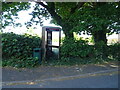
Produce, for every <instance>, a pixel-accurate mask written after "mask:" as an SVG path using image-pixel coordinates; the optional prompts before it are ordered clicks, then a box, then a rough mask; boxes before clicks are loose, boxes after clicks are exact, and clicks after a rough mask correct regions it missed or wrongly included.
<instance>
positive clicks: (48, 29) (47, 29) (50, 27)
mask: <svg viewBox="0 0 120 90" xmlns="http://www.w3.org/2000/svg"><path fill="white" fill-rule="evenodd" d="M43 28H46V31H61V28H60V27H53V26H43Z"/></svg>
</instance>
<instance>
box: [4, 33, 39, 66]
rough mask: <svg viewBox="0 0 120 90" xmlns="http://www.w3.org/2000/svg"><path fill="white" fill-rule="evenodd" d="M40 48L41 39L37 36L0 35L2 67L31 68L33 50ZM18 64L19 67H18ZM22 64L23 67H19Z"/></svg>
mask: <svg viewBox="0 0 120 90" xmlns="http://www.w3.org/2000/svg"><path fill="white" fill-rule="evenodd" d="M40 46H41V39H40V38H39V37H37V36H31V35H27V34H26V35H18V34H14V33H2V58H3V66H5V65H12V66H15V65H17V66H19V67H26V66H31V65H32V63H33V65H34V64H35V65H36V63H38V62H34V61H35V60H33V59H34V58H32V54H33V48H38V47H40ZM18 64H19V65H18ZM20 64H23V66H20Z"/></svg>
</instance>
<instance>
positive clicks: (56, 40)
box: [42, 26, 61, 60]
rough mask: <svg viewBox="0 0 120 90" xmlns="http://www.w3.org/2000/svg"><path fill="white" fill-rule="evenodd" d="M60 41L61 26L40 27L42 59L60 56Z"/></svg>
mask: <svg viewBox="0 0 120 90" xmlns="http://www.w3.org/2000/svg"><path fill="white" fill-rule="evenodd" d="M60 42H61V28H60V27H50V26H43V27H42V59H45V60H46V59H49V58H50V57H57V58H58V59H59V58H60Z"/></svg>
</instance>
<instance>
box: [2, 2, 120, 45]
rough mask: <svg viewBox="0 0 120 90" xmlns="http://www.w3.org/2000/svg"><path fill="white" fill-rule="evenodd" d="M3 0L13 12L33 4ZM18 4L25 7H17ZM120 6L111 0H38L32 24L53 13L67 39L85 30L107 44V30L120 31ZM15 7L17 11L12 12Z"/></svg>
mask: <svg viewBox="0 0 120 90" xmlns="http://www.w3.org/2000/svg"><path fill="white" fill-rule="evenodd" d="M3 4H6V5H7V6H5V9H4V7H3V11H5V10H6V11H7V10H8V11H7V12H10V11H11V12H10V14H8V15H9V16H11V14H12V15H14V14H16V12H18V11H20V10H22V9H24V10H25V9H28V7H29V6H30V4H29V3H27V4H25V3H3ZM3 6H4V5H3ZM11 6H12V9H11ZM6 7H7V9H6ZM17 7H22V8H20V9H19V8H18V9H16V8H17ZM119 8H120V3H110V2H109V3H99V2H36V4H35V6H34V11H33V12H32V13H31V15H32V16H33V18H32V19H31V22H29V24H32V22H36V24H38V23H40V24H42V22H43V21H42V17H45V18H46V19H48V18H49V17H52V19H53V20H52V22H53V23H55V24H58V25H60V26H61V27H62V29H63V31H64V33H65V35H66V38H67V39H69V38H73V32H78V33H80V32H81V31H85V32H87V34H92V35H93V37H94V41H95V43H97V42H99V41H103V42H104V43H105V44H106V43H107V39H106V33H109V34H112V33H113V32H117V31H118V28H119V27H120V24H119V21H120V17H119V12H120V9H119ZM12 11H15V12H14V13H12ZM4 17H5V15H4ZM36 18H37V19H36ZM7 19H8V18H7ZM8 23H9V22H8Z"/></svg>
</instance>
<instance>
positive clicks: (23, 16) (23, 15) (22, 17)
mask: <svg viewBox="0 0 120 90" xmlns="http://www.w3.org/2000/svg"><path fill="white" fill-rule="evenodd" d="M32 6H34V3H32ZM32 10H33V8H31V9H29V10H27V11H20V12H18V16H19V19H17V20H16V22H17V23H21V24H22V25H23V26H22V27H16V28H14V27H12V26H8V27H7V28H6V29H5V30H3V32H14V33H16V34H24V33H30V34H37V35H38V36H41V32H42V27H41V26H40V25H37V26H33V27H36V29H34V30H33V31H30V30H29V31H27V28H26V26H25V25H24V23H25V22H27V21H29V20H30V18H31V15H29V13H31V12H32ZM50 21H51V19H49V20H44V22H43V26H56V25H54V24H50ZM62 36H63V37H64V34H63V32H62ZM81 36H82V37H85V38H88V37H91V36H88V35H81ZM108 38H109V39H111V38H118V35H116V34H113V35H111V36H109V37H108Z"/></svg>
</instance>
